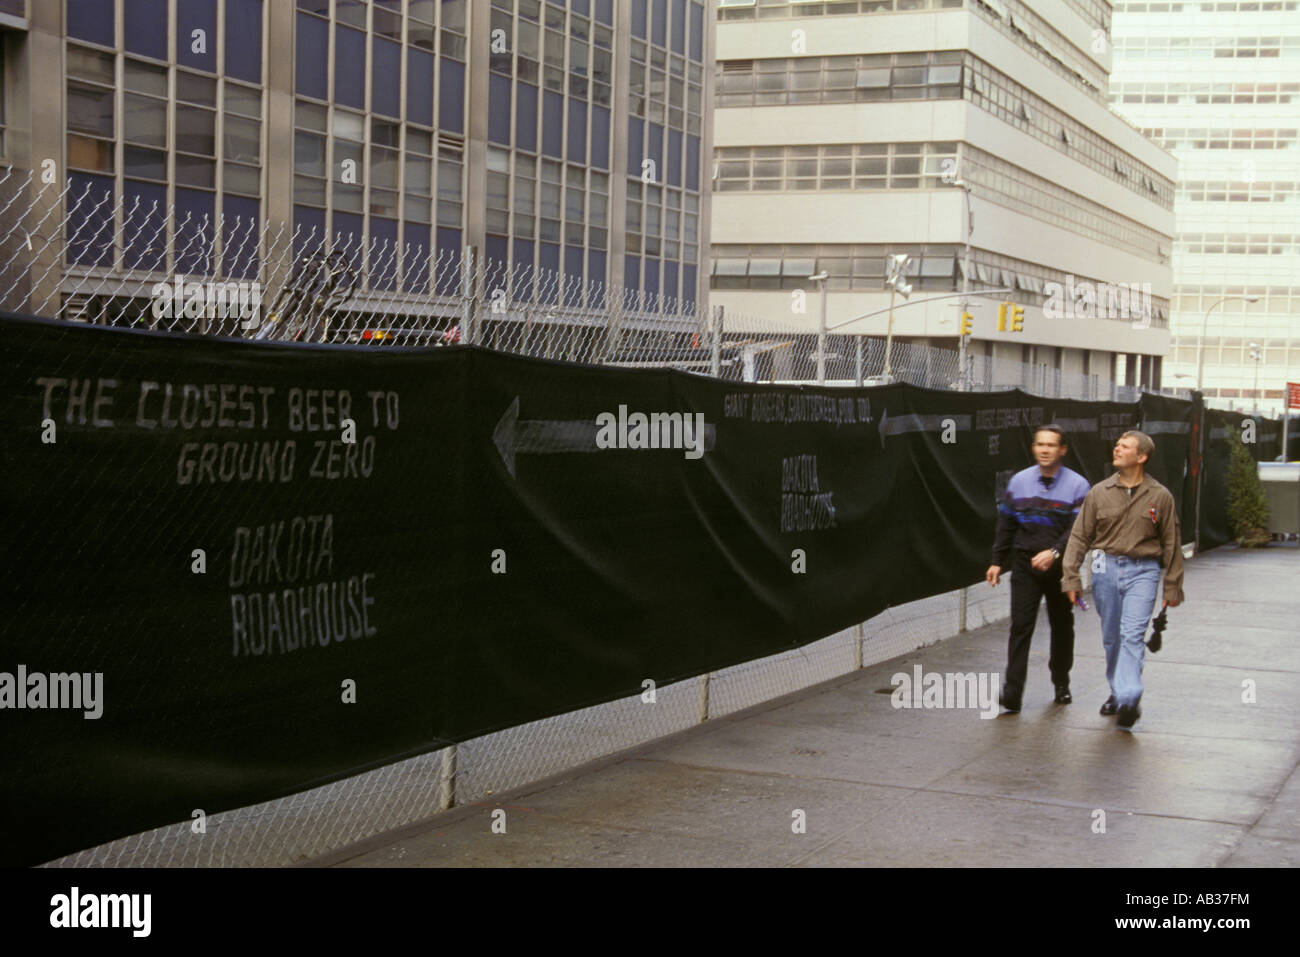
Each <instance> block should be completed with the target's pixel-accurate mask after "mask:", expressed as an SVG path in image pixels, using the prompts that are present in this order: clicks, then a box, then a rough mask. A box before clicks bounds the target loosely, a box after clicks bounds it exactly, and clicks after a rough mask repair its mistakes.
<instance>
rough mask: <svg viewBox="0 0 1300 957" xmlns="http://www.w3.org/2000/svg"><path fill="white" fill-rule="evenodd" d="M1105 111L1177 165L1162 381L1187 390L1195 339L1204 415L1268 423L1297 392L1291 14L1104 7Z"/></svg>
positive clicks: (1249, 8)
mask: <svg viewBox="0 0 1300 957" xmlns="http://www.w3.org/2000/svg"><path fill="white" fill-rule="evenodd" d="M1111 101H1112V104H1113V106H1114V108H1115V109H1116V110H1118V111H1120V112H1121V113H1123V114H1124V115H1126V116H1128V117H1129V118H1130V119H1131V120H1132V122H1133V123H1134V124H1136V125H1137V126H1139V127H1141V128H1142V129H1143V131H1144V132H1146V133H1147V134H1148V135H1149V136H1151V137H1152V138H1153V139H1155V141H1156V142H1158V143H1160V144H1161V145H1163V146H1164V147H1165V148H1167V149H1169V150H1171V151H1172V152H1173V154H1174V156H1175V157H1177V159H1178V165H1179V178H1178V191H1177V195H1176V197H1175V214H1176V227H1177V234H1176V235H1177V238H1176V242H1175V244H1174V263H1173V265H1174V296H1173V310H1172V316H1171V330H1170V331H1171V333H1172V335H1173V340H1172V350H1171V355H1170V367H1169V369H1167V370H1166V371H1167V375H1166V379H1169V378H1170V373H1171V374H1173V375H1177V376H1178V378H1177V380H1176V382H1177V383H1178V384H1179V385H1183V384H1194V383H1195V381H1196V375H1197V369H1198V364H1199V362H1200V358H1201V352H1200V349H1201V335H1202V330H1204V331H1205V333H1206V336H1205V342H1204V383H1203V386H1204V390H1205V393H1206V402H1207V403H1208V404H1210V405H1212V406H1216V407H1219V408H1228V407H1235V408H1237V409H1245V410H1250V409H1253V408H1255V407H1256V406H1258V408H1259V409H1260V410H1261V411H1264V412H1266V413H1267V414H1269V415H1276V414H1278V413H1279V412H1280V410H1281V406H1282V391H1283V389H1284V388H1285V385H1286V382H1287V381H1292V382H1300V278H1298V277H1300V3H1297V2H1296V0H1252V2H1244V0H1243V2H1237V0H1229V2H1222V0H1214V2H1211V0H1204V2H1190V0H1188V2H1181V3H1168V2H1166V3H1148V2H1142V3H1129V2H1121V3H1117V4H1115V64H1114V72H1113V73H1112V75H1111ZM1247 299H1255V300H1257V301H1256V302H1253V303H1251V302H1247V301H1246V300H1247ZM1207 316H1208V318H1207ZM1256 382H1258V386H1256ZM1171 384H1172V383H1171Z"/></svg>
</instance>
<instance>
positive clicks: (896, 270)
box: [885, 253, 912, 382]
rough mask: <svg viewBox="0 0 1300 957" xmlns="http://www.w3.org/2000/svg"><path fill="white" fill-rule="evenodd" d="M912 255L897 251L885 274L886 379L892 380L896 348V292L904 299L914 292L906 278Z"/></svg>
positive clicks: (891, 258)
mask: <svg viewBox="0 0 1300 957" xmlns="http://www.w3.org/2000/svg"><path fill="white" fill-rule="evenodd" d="M911 261H912V257H911V256H909V255H908V254H907V253H895V254H894V255H892V256H890V257H889V267H888V268H889V271H888V272H887V273H886V275H885V285H886V286H888V287H889V327H888V330H887V331H886V333H885V381H886V382H889V381H891V368H892V365H891V355H892V353H893V349H894V294H895V293H902V296H903V298H904V299H906V298H907V297H908V296H910V295H911V294H912V287H911V285H910V284H909V283H908V282H907V280H906V279H905V278H904V275H903V274H904V273H905V272H906V271H907V266H908V264H909V263H910V262H911Z"/></svg>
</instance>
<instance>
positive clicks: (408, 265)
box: [402, 223, 431, 292]
mask: <svg viewBox="0 0 1300 957" xmlns="http://www.w3.org/2000/svg"><path fill="white" fill-rule="evenodd" d="M402 233H403V235H402V246H403V249H402V288H403V289H404V290H406V291H407V292H427V291H428V289H429V265H430V264H429V256H430V253H431V250H430V246H429V227H428V225H427V224H425V223H405V224H404V225H403V227H402Z"/></svg>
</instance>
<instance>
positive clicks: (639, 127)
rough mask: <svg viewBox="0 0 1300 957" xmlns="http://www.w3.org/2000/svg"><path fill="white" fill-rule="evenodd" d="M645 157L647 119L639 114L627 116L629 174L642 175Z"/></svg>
mask: <svg viewBox="0 0 1300 957" xmlns="http://www.w3.org/2000/svg"><path fill="white" fill-rule="evenodd" d="M643 159H645V120H643V119H641V118H640V117H639V116H629V117H628V118H627V175H628V176H640V175H641V161H642V160H643Z"/></svg>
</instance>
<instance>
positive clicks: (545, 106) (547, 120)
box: [542, 90, 564, 159]
mask: <svg viewBox="0 0 1300 957" xmlns="http://www.w3.org/2000/svg"><path fill="white" fill-rule="evenodd" d="M563 150H564V97H563V96H561V95H560V94H559V93H552V92H551V91H550V90H546V91H545V92H543V93H542V153H543V154H545V155H546V156H554V157H555V158H556V159H559V158H560V157H561V156H563V155H564V153H563Z"/></svg>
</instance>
